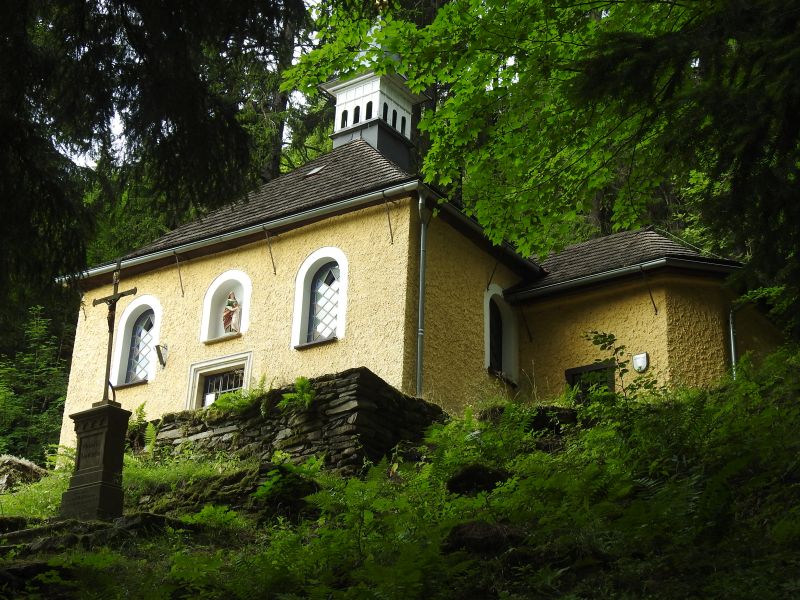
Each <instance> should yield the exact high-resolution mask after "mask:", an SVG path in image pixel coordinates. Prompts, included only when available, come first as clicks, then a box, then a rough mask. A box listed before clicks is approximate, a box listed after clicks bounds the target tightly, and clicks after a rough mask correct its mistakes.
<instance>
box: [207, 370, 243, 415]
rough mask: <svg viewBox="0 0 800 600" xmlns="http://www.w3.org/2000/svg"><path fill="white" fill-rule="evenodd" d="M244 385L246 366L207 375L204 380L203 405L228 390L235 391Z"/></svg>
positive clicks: (212, 401)
mask: <svg viewBox="0 0 800 600" xmlns="http://www.w3.org/2000/svg"><path fill="white" fill-rule="evenodd" d="M243 385H244V368H239V369H233V370H232V371H225V372H224V373H216V374H214V375H206V377H205V379H204V381H203V406H209V405H211V404H213V403H214V401H215V400H216V399H217V398H219V397H220V396H221V395H222V394H225V393H226V392H235V391H236V390H240V389H242V386H243Z"/></svg>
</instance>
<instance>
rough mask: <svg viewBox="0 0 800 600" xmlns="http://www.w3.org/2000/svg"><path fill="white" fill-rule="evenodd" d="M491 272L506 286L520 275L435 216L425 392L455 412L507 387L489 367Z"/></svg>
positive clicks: (427, 305) (430, 252) (431, 229)
mask: <svg viewBox="0 0 800 600" xmlns="http://www.w3.org/2000/svg"><path fill="white" fill-rule="evenodd" d="M495 265H497V268H496V269H495ZM493 270H494V276H493V277H492V271H493ZM490 277H491V278H492V279H491V280H492V282H493V283H496V284H498V285H499V286H501V287H503V288H505V287H508V286H510V285H512V284H514V283H516V282H518V281H519V278H518V277H517V276H516V275H514V274H513V273H512V272H511V271H510V270H509V269H508V268H507V267H506V266H505V265H503V264H497V263H496V260H495V259H494V258H493V257H492V256H490V255H489V254H488V253H487V252H486V251H484V250H483V249H481V248H479V247H478V246H477V245H476V244H474V243H473V242H471V241H469V240H468V239H467V238H465V237H464V236H463V235H462V234H460V233H459V232H457V231H456V230H455V229H453V228H452V227H450V226H449V225H448V224H446V223H443V222H442V221H441V220H440V219H438V218H436V217H434V218H433V219H432V220H431V223H430V225H429V229H428V249H427V271H426V297H425V352H424V356H425V365H424V371H423V397H424V398H425V399H426V400H428V401H431V402H435V403H436V404H439V405H440V406H442V407H443V408H444V409H445V410H446V411H447V412H449V413H451V414H460V413H461V412H462V411H463V409H464V407H465V406H466V405H468V404H474V403H475V402H477V401H480V400H481V399H487V398H490V397H492V396H497V395H499V394H502V393H504V386H502V385H500V382H499V380H498V379H497V378H495V377H492V376H490V375H489V374H488V373H487V372H486V369H485V368H484V339H483V319H484V315H483V301H484V300H483V297H484V292H485V291H486V287H487V285H488V284H489V280H490ZM414 314H415V318H416V311H415V313H414ZM414 343H415V344H416V340H415V341H414Z"/></svg>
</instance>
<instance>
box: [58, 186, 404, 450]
mask: <svg viewBox="0 0 800 600" xmlns="http://www.w3.org/2000/svg"><path fill="white" fill-rule="evenodd" d="M389 207H390V214H391V221H392V231H393V236H394V242H393V243H391V242H390V234H389V226H388V222H387V213H386V207H385V206H384V205H380V206H375V207H372V208H368V209H364V210H360V211H356V212H353V213H348V214H345V215H341V216H338V217H334V218H331V219H326V220H324V221H321V222H319V223H315V224H311V225H308V226H305V227H301V228H298V229H295V230H292V231H289V232H286V233H283V234H281V235H280V236H277V237H275V238H273V240H272V251H273V255H274V259H275V266H276V269H277V274H273V272H272V263H271V261H270V257H269V252H268V249H267V245H266V242H260V243H255V244H251V245H249V246H245V247H241V248H237V249H235V250H232V251H228V252H224V253H220V254H215V255H212V256H208V257H204V258H199V259H194V260H190V261H187V262H182V263H181V268H180V274H181V278H182V280H183V287H184V295H183V296H181V288H180V282H179V278H178V271H177V269H176V268H175V267H168V268H163V269H159V270H157V271H153V272H149V273H144V274H141V275H136V276H132V277H130V278H126V279H123V281H122V284H121V287H122V289H127V288H129V287H132V286H136V287H137V288H138V294H137V296H142V295H145V294H148V295H152V296H155V297H156V298H158V300H159V301H160V303H161V306H162V308H163V318H162V322H161V332H160V340H159V342H160V343H161V344H166V345H167V346H168V347H169V357H168V360H167V364H166V366H165V367H163V368H162V367H161V366H158V367H157V373H156V377H155V378H154V380H152V381H150V382H149V383H147V384H146V385H139V386H135V387H131V388H127V389H121V390H119V391H118V392H117V400H118V401H119V402H121V404H122V406H123V407H124V408H126V409H127V410H133V409H135V408H136V407H137V406H139V405H140V404H142V403H144V402H146V411H147V414H148V417H149V418H155V417H157V416H159V415H161V414H163V413H164V412H170V411H176V410H183V409H184V408H185V407H186V401H187V390H188V375H189V370H190V366H191V365H192V364H193V363H196V362H198V361H202V360H207V359H213V358H217V357H222V356H227V355H232V354H236V353H240V352H245V351H248V350H252V352H253V360H252V376H253V377H252V380H251V383H252V382H253V380H254V381H258V379H259V378H260V377H261V376H262V375H263V376H264V377H265V380H266V383H267V385H269V384H270V383H272V384H273V385H275V386H277V385H281V384H285V383H288V382H291V381H293V380H294V379H295V377H297V376H298V375H305V376H309V377H313V376H317V375H322V374H325V373H332V372H336V371H339V370H343V369H347V368H350V367H355V366H361V365H364V366H367V367H369V368H370V369H372V370H373V371H374V372H375V373H377V374H378V375H379V376H380V377H382V378H383V379H385V380H386V381H387V382H389V383H390V384H392V385H394V386H396V387H403V372H404V369H406V370H407V365H405V364H404V361H406V360H408V358H409V357H408V356H406V355H405V354H404V350H405V349H404V346H405V344H406V340H407V339H409V337H410V336H409V335H407V332H406V331H405V328H406V326H407V320H406V309H407V306H406V304H407V297H408V295H409V293H410V292H409V290H407V289H406V286H407V285H408V284H409V279H408V272H409V267H408V262H409V248H410V245H409V241H410V240H409V235H411V234H412V230H411V228H410V225H411V215H412V207H413V209H414V210H416V202H410V201H409V199H404V200H400V201H395V202H390V203H389ZM413 235H417V234H416V231H414V233H413ZM325 246H334V247H337V248H339V249H341V250H342V251H343V252H344V253H345V255H346V256H347V258H348V262H349V286H348V287H349V289H348V294H347V300H348V303H347V325H346V331H345V336H344V338H343V339H340V340H338V341H336V342H333V343H330V344H326V345H320V346H315V347H310V348H306V349H303V350H295V349H293V348H292V347H291V344H290V342H291V327H292V316H293V308H294V291H295V277H296V274H297V271H298V269H299V268H300V266H301V264H302V263H303V261H304V260H305V259H306V258H307V257H308V255H309V254H311V253H312V252H313V251H315V250H317V249H319V248H322V247H325ZM230 269H238V270H241V271H243V272H245V273H247V274H248V275H249V277H250V278H251V280H252V283H253V290H252V296H251V308H250V326H249V329H248V330H247V332H245V333H244V334H243V335H242V336H241V337H239V338H234V339H229V340H226V341H223V342H220V343H216V344H210V345H206V344H203V343H202V342H201V341H200V323H201V313H202V306H203V298H204V296H205V294H206V290H207V289H208V287H209V285H210V284H211V283H212V281H213V280H214V279H215V278H216V277H217V276H218V275H220V274H221V273H223V272H224V271H227V270H230ZM110 291H111V286H103V287H99V288H97V289H93V290H89V291H87V293H86V294H85V297H84V303H85V307H84V309H83V310H81V311H80V312H79V318H78V326H77V332H76V339H75V347H74V351H73V362H72V370H71V373H70V382H69V390H68V393H67V400H66V407H65V411H64V415H65V416H64V421H63V424H62V430H61V443H62V444H66V445H74V439H75V438H74V432H73V425H72V421H71V420H70V419H69V418H68V415H69V414H71V413H74V412H77V411H79V410H83V409H85V408H88V407H89V406H90V405H91V403H92V402H95V401H97V400H99V399H100V398H101V397H102V390H103V387H102V381H103V370H104V367H105V353H106V339H107V338H106V331H107V328H106V314H107V313H106V310H105V307H104V306H99V307H96V308H95V307H92V300H93V299H94V298H98V297H101V296H105V295H107V294H108V293H110ZM415 293H416V292H415V291H414V294H415ZM132 300H133V298H131V297H126V298H124V299H122V300H121V301H120V302H119V306H118V313H117V314H118V315H121V314H122V312H123V311H124V309H125V307H126V306H127V305H128V303H130V302H131V301H132ZM119 342H120V340H116V341H115V343H119ZM406 391H408V390H406Z"/></svg>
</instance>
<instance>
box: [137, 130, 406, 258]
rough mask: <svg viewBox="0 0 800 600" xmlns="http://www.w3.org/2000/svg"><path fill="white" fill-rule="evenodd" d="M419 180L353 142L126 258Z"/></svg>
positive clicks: (378, 154)
mask: <svg viewBox="0 0 800 600" xmlns="http://www.w3.org/2000/svg"><path fill="white" fill-rule="evenodd" d="M414 179H415V176H414V175H412V174H410V173H408V172H406V171H404V170H403V169H401V168H400V167H398V166H397V165H396V164H395V163H393V162H392V161H390V160H389V159H387V158H385V157H384V156H383V155H382V154H381V153H380V152H378V151H377V150H376V149H375V148H373V147H372V146H371V145H369V144H368V143H367V142H365V141H364V140H353V141H352V142H348V143H347V144H344V145H342V146H340V147H338V148H336V149H334V150H333V151H331V152H329V153H328V154H325V155H324V156H321V157H319V158H317V159H315V160H313V161H311V162H309V163H306V164H305V165H303V166H302V167H300V168H298V169H295V170H294V171H291V172H289V173H286V174H284V175H281V176H280V177H276V178H275V179H273V180H272V181H269V182H267V183H265V184H264V185H262V186H260V187H259V188H258V189H256V190H255V191H253V192H250V193H249V194H247V196H246V197H245V198H243V199H241V200H239V201H237V202H234V203H233V204H229V205H227V206H224V207H222V208H219V209H217V210H215V211H212V212H210V213H209V214H208V215H206V216H204V217H201V218H199V219H196V220H194V221H191V222H189V223H186V224H184V225H181V226H180V227H178V228H176V229H174V230H172V231H170V232H169V233H167V234H165V235H163V236H161V237H160V238H158V239H157V240H155V241H153V242H151V243H150V244H147V245H146V246H143V247H141V248H138V249H137V250H135V251H134V252H131V253H130V254H128V255H127V256H126V257H125V258H126V259H127V258H134V257H137V256H144V255H147V254H151V253H153V252H158V251H161V250H169V249H171V248H176V247H179V246H183V245H185V244H189V243H192V242H196V241H198V240H203V239H207V238H211V237H214V236H218V235H222V234H225V233H228V232H231V231H236V230H240V229H243V228H245V227H250V226H253V225H259V224H261V223H266V222H268V221H271V220H274V219H277V218H280V217H283V216H286V215H291V214H296V213H299V212H302V211H306V210H310V209H314V208H317V207H319V206H324V205H327V204H331V203H333V202H336V201H337V200H340V199H344V198H350V197H354V196H358V195H360V194H367V193H369V192H372V191H377V190H380V189H383V188H388V187H391V186H394V185H398V184H401V183H405V182H408V181H412V180H414Z"/></svg>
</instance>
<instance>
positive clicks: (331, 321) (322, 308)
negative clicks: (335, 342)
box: [306, 262, 340, 342]
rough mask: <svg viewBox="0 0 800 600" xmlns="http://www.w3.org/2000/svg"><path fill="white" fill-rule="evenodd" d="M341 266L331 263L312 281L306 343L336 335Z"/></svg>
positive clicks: (323, 267)
mask: <svg viewBox="0 0 800 600" xmlns="http://www.w3.org/2000/svg"><path fill="white" fill-rule="evenodd" d="M339 285H340V284H339V265H338V263H336V262H329V263H327V264H325V265H323V266H322V267H320V269H319V270H318V271H317V272H316V273H315V274H314V277H313V279H312V280H311V306H310V307H309V312H308V315H309V318H308V337H307V339H306V341H309V342H315V341H319V340H327V339H329V338H331V337H333V336H334V335H336V323H337V318H338V315H339Z"/></svg>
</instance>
